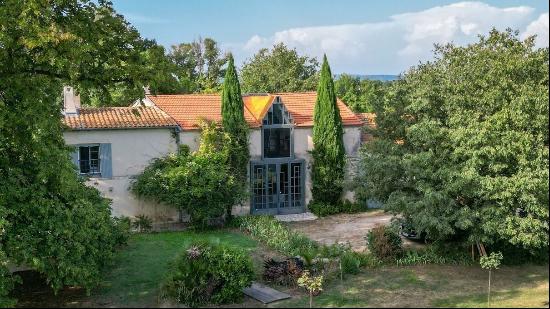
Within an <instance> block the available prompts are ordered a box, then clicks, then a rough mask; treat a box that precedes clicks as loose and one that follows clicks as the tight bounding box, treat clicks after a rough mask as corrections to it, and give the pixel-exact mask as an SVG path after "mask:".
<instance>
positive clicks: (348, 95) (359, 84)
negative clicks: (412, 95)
mask: <svg viewBox="0 0 550 309" xmlns="http://www.w3.org/2000/svg"><path fill="white" fill-rule="evenodd" d="M390 84H391V82H383V81H378V80H368V79H363V80H361V79H360V78H359V77H354V76H351V75H349V74H342V75H340V76H339V77H338V79H336V80H335V81H334V89H335V91H336V96H337V97H338V98H340V99H341V100H342V101H343V102H344V103H346V105H347V106H348V107H349V108H351V110H352V111H353V112H355V113H366V112H373V111H374V106H375V105H380V103H379V102H381V101H382V100H384V94H385V92H386V89H387V88H388V87H389V85H390Z"/></svg>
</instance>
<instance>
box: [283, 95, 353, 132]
mask: <svg viewBox="0 0 550 309" xmlns="http://www.w3.org/2000/svg"><path fill="white" fill-rule="evenodd" d="M273 95H274V96H279V97H281V101H282V102H283V104H284V105H285V107H286V108H287V109H288V111H289V112H290V114H291V115H292V117H293V120H294V122H295V123H296V126H298V127H312V126H313V110H314V108H315V101H316V99H317V93H316V92H314V91H312V92H297V93H295V92H292V93H275V94H273ZM337 104H338V108H339V109H340V116H341V117H342V123H343V124H344V125H345V126H362V125H363V122H362V121H361V119H359V117H357V115H355V114H354V113H353V112H352V111H351V110H350V109H349V108H348V107H347V106H346V105H345V104H344V102H342V100H340V99H337Z"/></svg>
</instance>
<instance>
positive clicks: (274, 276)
mask: <svg viewBox="0 0 550 309" xmlns="http://www.w3.org/2000/svg"><path fill="white" fill-rule="evenodd" d="M303 271H304V263H303V262H302V260H301V259H299V258H289V259H286V260H285V261H282V262H278V261H275V260H273V259H269V260H266V261H265V262H264V273H263V275H262V277H263V279H264V280H266V281H269V282H274V283H277V284H280V285H284V286H294V285H295V284H296V283H297V280H298V278H300V276H301V275H302V272H303Z"/></svg>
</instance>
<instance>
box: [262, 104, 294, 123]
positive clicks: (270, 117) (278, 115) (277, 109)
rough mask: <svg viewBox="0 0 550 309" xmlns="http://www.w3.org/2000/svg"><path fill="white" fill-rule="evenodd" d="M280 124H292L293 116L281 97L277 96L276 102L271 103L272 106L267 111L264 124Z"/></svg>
mask: <svg viewBox="0 0 550 309" xmlns="http://www.w3.org/2000/svg"><path fill="white" fill-rule="evenodd" d="M280 124H292V117H291V116H290V113H289V112H288V110H287V109H286V108H285V106H284V105H283V104H282V103H281V99H280V98H279V97H277V98H276V99H275V102H273V104H271V107H270V108H269V110H268V111H267V114H266V115H265V117H264V120H263V125H280Z"/></svg>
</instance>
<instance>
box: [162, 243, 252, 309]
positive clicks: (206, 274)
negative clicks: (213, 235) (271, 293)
mask: <svg viewBox="0 0 550 309" xmlns="http://www.w3.org/2000/svg"><path fill="white" fill-rule="evenodd" d="M253 279H254V269H253V266H252V261H251V260H250V257H249V256H248V255H247V254H246V253H245V252H244V251H242V250H238V249H235V248H232V247H227V246H223V245H214V244H209V243H194V244H192V245H191V246H189V247H188V249H187V250H186V251H185V252H183V254H181V256H179V257H178V258H177V259H176V260H175V262H174V263H173V269H172V271H171V272H170V274H169V276H168V277H167V278H166V279H165V280H164V282H163V284H162V287H161V297H162V298H171V299H174V300H176V301H177V302H179V303H183V304H185V305H187V306H190V307H197V306H201V305H205V304H209V303H210V304H227V303H234V302H238V301H240V300H241V299H242V296H243V293H242V289H243V288H245V287H248V286H250V284H251V283H252V280H253Z"/></svg>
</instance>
